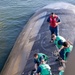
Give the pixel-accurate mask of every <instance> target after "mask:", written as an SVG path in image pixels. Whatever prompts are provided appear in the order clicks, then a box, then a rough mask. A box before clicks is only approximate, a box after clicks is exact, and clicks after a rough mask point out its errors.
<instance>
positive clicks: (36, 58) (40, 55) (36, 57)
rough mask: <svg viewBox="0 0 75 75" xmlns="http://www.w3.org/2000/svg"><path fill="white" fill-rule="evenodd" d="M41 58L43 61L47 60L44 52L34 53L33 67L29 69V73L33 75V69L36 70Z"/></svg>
mask: <svg viewBox="0 0 75 75" xmlns="http://www.w3.org/2000/svg"><path fill="white" fill-rule="evenodd" d="M42 59H44V61H45V62H47V60H48V56H47V55H46V54H44V53H35V54H34V69H33V70H32V71H31V75H33V74H34V71H36V70H37V68H38V66H39V65H40V63H41V60H42Z"/></svg>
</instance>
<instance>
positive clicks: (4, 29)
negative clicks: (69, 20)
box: [0, 0, 75, 71]
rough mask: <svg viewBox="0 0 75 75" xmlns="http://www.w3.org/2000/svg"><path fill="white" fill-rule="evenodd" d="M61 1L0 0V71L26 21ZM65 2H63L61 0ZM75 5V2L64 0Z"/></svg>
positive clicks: (73, 0) (74, 0)
mask: <svg viewBox="0 0 75 75" xmlns="http://www.w3.org/2000/svg"><path fill="white" fill-rule="evenodd" d="M59 1H61V0H0V71H1V69H2V67H3V65H4V63H5V61H6V59H7V57H8V55H9V53H10V52H11V49H12V47H13V45H14V43H15V41H16V39H17V37H18V35H19V33H20V32H21V31H22V29H23V27H24V26H25V24H26V23H27V21H28V19H29V18H30V17H31V16H32V15H33V13H34V12H35V11H36V10H38V9H39V8H41V7H43V6H45V5H47V4H50V3H55V2H59ZM63 1H64V2H65V0H63ZM66 2H70V3H72V4H75V0H66Z"/></svg>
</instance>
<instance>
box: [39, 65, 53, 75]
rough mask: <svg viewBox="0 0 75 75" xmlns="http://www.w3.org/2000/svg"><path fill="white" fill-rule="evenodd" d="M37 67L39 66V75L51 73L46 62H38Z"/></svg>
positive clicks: (49, 74)
mask: <svg viewBox="0 0 75 75" xmlns="http://www.w3.org/2000/svg"><path fill="white" fill-rule="evenodd" d="M39 67H40V68H41V72H40V75H52V73H51V70H50V69H51V68H50V66H49V65H48V64H40V66H39Z"/></svg>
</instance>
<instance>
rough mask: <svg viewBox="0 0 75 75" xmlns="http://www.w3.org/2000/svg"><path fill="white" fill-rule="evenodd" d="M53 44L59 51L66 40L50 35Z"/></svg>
mask: <svg viewBox="0 0 75 75" xmlns="http://www.w3.org/2000/svg"><path fill="white" fill-rule="evenodd" d="M51 38H52V40H53V42H54V44H55V45H56V46H57V48H58V50H61V49H62V48H63V47H64V46H63V43H64V42H66V39H65V38H64V37H62V36H60V35H58V36H56V35H55V34H52V36H51Z"/></svg>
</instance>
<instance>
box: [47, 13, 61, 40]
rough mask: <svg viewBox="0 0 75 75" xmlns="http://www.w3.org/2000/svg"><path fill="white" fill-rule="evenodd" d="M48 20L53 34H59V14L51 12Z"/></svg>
mask: <svg viewBox="0 0 75 75" xmlns="http://www.w3.org/2000/svg"><path fill="white" fill-rule="evenodd" d="M47 22H48V23H49V24H50V26H49V30H50V31H51V35H52V34H55V35H56V36H57V35H59V29H58V25H59V24H60V19H59V17H58V15H56V14H55V13H51V14H50V16H49V17H48V19H47ZM51 41H52V39H51Z"/></svg>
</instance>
